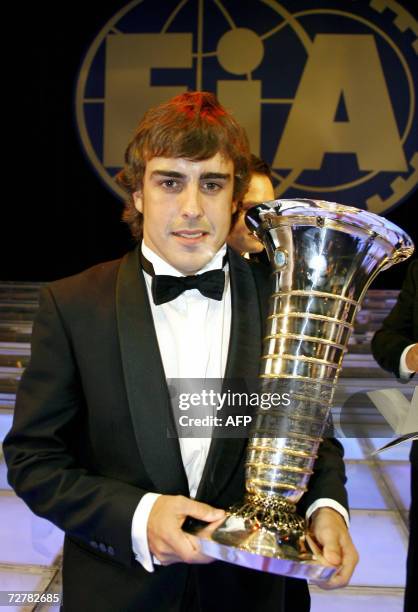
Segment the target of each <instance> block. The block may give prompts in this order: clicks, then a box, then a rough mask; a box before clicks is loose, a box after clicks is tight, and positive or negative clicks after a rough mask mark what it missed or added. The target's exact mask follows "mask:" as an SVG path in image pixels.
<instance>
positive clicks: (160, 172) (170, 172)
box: [151, 170, 186, 179]
mask: <svg viewBox="0 0 418 612" xmlns="http://www.w3.org/2000/svg"><path fill="white" fill-rule="evenodd" d="M151 176H166V177H167V176H168V177H169V178H178V179H183V178H186V175H185V174H182V173H181V172H175V170H154V171H153V172H152V173H151Z"/></svg>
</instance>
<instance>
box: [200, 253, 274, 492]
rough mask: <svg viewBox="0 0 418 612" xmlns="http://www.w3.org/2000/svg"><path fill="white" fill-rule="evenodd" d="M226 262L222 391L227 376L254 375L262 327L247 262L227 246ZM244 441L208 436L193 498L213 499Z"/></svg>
mask: <svg viewBox="0 0 418 612" xmlns="http://www.w3.org/2000/svg"><path fill="white" fill-rule="evenodd" d="M229 266H230V278H231V296H232V320H231V336H230V341H229V351H228V360H227V365H226V372H225V380H224V386H223V391H224V392H226V391H227V390H228V385H227V380H228V379H240V378H246V379H249V378H250V379H254V378H257V376H258V371H259V362H260V354H261V329H262V326H261V316H260V302H259V296H258V292H257V285H256V282H255V280H254V276H253V272H252V271H251V269H250V266H249V264H248V263H247V262H246V261H245V260H244V259H243V258H242V257H241V256H240V255H237V254H236V253H234V252H233V251H231V250H229ZM227 416H228V411H227V409H226V408H223V409H222V417H223V418H224V423H225V418H226V417H227ZM246 442H247V440H246V439H245V438H213V439H212V443H211V446H210V450H209V455H208V459H207V461H206V465H205V469H204V473H203V476H202V480H201V483H200V486H199V489H198V492H197V495H196V498H197V499H201V500H205V501H207V502H208V503H213V502H215V501H216V498H217V497H218V496H219V495H220V493H221V492H222V490H223V489H224V487H225V486H226V485H227V483H228V481H229V480H230V478H231V476H232V475H233V473H234V470H235V469H236V467H237V464H238V463H239V462H240V460H241V458H242V454H243V453H244V452H245V449H246ZM237 501H239V500H237Z"/></svg>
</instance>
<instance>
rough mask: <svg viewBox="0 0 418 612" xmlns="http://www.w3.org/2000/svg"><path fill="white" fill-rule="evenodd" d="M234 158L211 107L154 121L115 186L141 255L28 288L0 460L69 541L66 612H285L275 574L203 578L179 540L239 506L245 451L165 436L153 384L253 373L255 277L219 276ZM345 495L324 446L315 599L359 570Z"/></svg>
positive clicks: (238, 194)
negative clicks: (26, 326) (124, 193)
mask: <svg viewBox="0 0 418 612" xmlns="http://www.w3.org/2000/svg"><path fill="white" fill-rule="evenodd" d="M248 158H249V153H248V145H247V141H246V137H245V135H244V132H243V130H242V128H240V126H239V125H238V124H237V123H236V122H235V120H234V119H233V118H232V117H231V116H230V115H229V114H228V113H227V112H226V111H225V110H224V109H223V108H222V107H221V106H220V105H219V103H218V102H217V101H216V99H215V98H214V97H213V96H212V95H211V94H206V93H199V92H195V93H188V94H183V95H182V96H178V97H176V98H174V99H173V100H171V101H169V102H168V103H166V104H163V105H161V106H159V107H156V108H153V109H151V110H150V111H148V113H146V115H145V117H144V118H143V120H142V121H141V123H140V125H139V128H138V130H137V132H136V134H135V137H134V139H133V141H132V142H131V143H130V145H129V147H128V149H127V153H126V165H125V169H124V171H123V172H122V173H121V176H120V181H121V183H122V184H123V185H124V186H125V188H126V189H127V190H128V192H129V194H130V198H129V201H128V203H127V208H126V211H125V220H127V221H128V222H129V223H130V226H131V229H132V233H133V235H134V236H135V237H136V238H137V239H139V238H140V236H142V237H143V240H142V244H141V245H139V246H137V248H135V249H134V250H133V251H132V252H130V253H128V254H127V255H126V256H125V257H124V258H123V259H122V260H121V261H114V262H109V263H105V264H102V265H99V266H96V267H94V268H92V269H90V270H87V271H86V272H84V273H82V274H79V275H77V276H75V277H72V278H70V279H66V280H64V281H58V282H55V283H52V284H51V285H50V287H49V288H46V289H45V290H44V291H43V294H42V299H41V305H40V310H39V314H38V317H37V321H36V323H35V326H34V332H33V345H32V358H31V363H30V365H29V366H28V368H27V369H26V371H25V374H24V376H23V377H22V382H21V386H20V390H19V393H18V397H17V404H16V412H15V418H14V424H13V427H12V430H11V432H10V433H9V435H8V437H7V438H6V440H5V443H4V450H5V456H6V459H7V462H8V466H9V479H10V482H11V484H12V486H13V487H14V488H15V490H16V491H17V493H18V494H19V495H20V496H21V497H22V498H23V499H24V500H25V501H26V502H27V503H28V505H29V506H30V507H31V508H32V509H33V510H34V511H35V512H36V513H38V514H40V515H42V516H45V517H46V518H48V519H50V520H51V521H53V522H54V523H56V524H57V525H58V526H59V527H61V528H62V529H63V530H64V531H65V532H66V537H65V544H64V563H63V599H64V610H65V612H73V611H75V610H77V611H78V610H89V609H98V610H101V611H102V612H114V611H116V610H123V611H124V612H131V611H132V612H134V611H135V612H137V611H138V610H141V611H142V610H150V611H153V612H155V611H161V612H166V611H168V610H170V611H171V610H179V611H180V610H181V611H182V612H183V611H186V610H187V612H195V611H197V610H202V611H203V612H212V611H213V610H221V611H222V610H225V611H226V610H228V611H230V610H233V609H240V610H241V609H242V610H250V609H251V610H254V611H257V610H260V612H261V610H262V611H263V612H265V611H268V610H275V611H280V610H283V606H282V604H281V602H282V599H283V597H284V588H285V581H284V580H283V579H282V578H281V577H275V576H270V575H268V574H266V573H263V572H253V571H250V570H247V569H244V568H240V567H238V566H233V565H228V564H225V563H222V562H213V563H210V561H211V559H209V558H208V557H206V556H204V555H203V554H202V553H201V552H200V549H199V544H198V541H197V539H196V538H195V537H193V536H191V535H190V534H187V533H185V532H184V531H183V530H182V525H183V523H184V521H185V519H186V517H188V516H189V517H192V518H196V519H200V520H202V521H205V522H208V523H214V524H216V522H217V521H218V520H220V519H222V517H223V516H224V511H223V509H224V508H227V507H228V506H229V505H230V504H232V503H234V502H235V501H237V500H239V499H241V498H242V496H243V493H244V461H245V440H242V439H231V440H226V439H223V438H218V439H214V440H213V441H212V443H210V440H208V439H203V440H202V439H185V440H177V439H175V438H173V437H170V436H169V435H167V430H169V431H170V430H172V425H173V423H172V411H171V406H170V397H169V392H168V387H167V383H166V379H170V378H188V377H198V378H223V377H224V376H225V377H227V378H240V377H244V376H248V377H251V376H256V375H257V371H258V360H259V358H260V346H261V337H262V329H261V322H262V320H263V318H264V316H265V315H264V313H262V312H261V311H260V304H264V302H266V299H262V297H263V296H261V294H262V293H263V292H265V290H266V289H265V287H266V283H265V279H264V275H263V272H262V271H257V272H256V271H255V270H254V271H253V270H252V269H250V268H249V266H248V264H247V263H246V262H245V261H244V260H243V259H242V258H240V257H239V256H238V255H236V254H234V253H233V252H229V253H228V261H227V262H226V263H225V253H226V247H225V240H226V237H227V235H228V232H229V228H230V222H231V216H232V213H233V212H234V210H235V209H236V202H237V201H238V200H239V199H240V198H242V195H243V193H244V192H245V191H246V188H247V184H248ZM141 225H143V227H142V229H141ZM223 266H224V267H225V271H224V272H223V271H222V267H223ZM206 272H207V273H209V275H207V274H205V273H206ZM167 276H171V278H170V279H167ZM172 277H175V278H174V279H173V278H172ZM214 277H216V278H214ZM207 280H208V281H209V282H206V281H207ZM168 281H169V282H168ZM203 281H205V282H204V283H203ZM215 281H216V282H215ZM208 285H209V286H208ZM196 287H200V289H198V288H196ZM182 290H183V292H182ZM208 292H209V294H210V295H211V297H210V298H209V297H208ZM212 298H214V299H212ZM170 299H171V301H170ZM343 482H344V470H343V465H342V459H341V450H340V447H339V446H338V445H337V444H336V443H335V444H334V443H333V442H332V441H326V442H324V443H323V445H321V452H320V456H319V458H318V460H317V462H316V467H315V474H314V476H313V477H312V479H311V483H312V484H311V486H310V489H309V491H308V492H307V493H306V494H305V495H304V497H303V500H302V502H301V504H300V510H301V511H302V512H304V511H307V510H309V512H310V513H311V517H310V519H311V525H312V530H313V534H314V537H315V538H316V539H317V541H318V542H319V544H320V545H321V546H322V547H323V554H324V556H325V557H326V559H327V560H328V561H329V562H330V563H332V564H334V565H336V566H339V565H341V570H340V572H339V573H338V575H337V576H336V577H335V578H333V579H332V580H331V581H330V584H329V586H330V587H333V586H340V585H342V584H345V583H346V582H347V581H348V579H349V577H350V575H351V573H352V571H353V568H354V565H355V563H356V553H355V550H354V547H353V545H352V543H351V540H350V537H349V535H348V531H347V528H346V524H345V522H344V519H343V517H342V514H344V513H345V510H344V505H346V497H345V491H344V487H343ZM338 510H339V511H338ZM215 587H216V588H215ZM304 589H306V587H305V586H304V583H303V582H302V581H301V583H300V591H301V592H303V593H305V594H306V590H304ZM299 609H302V608H299ZM305 609H308V608H307V607H306V608H305Z"/></svg>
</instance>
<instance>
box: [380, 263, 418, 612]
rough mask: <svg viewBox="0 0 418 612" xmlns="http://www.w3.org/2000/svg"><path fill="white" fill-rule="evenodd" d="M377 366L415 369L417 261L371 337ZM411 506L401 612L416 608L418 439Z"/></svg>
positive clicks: (402, 373)
mask: <svg viewBox="0 0 418 612" xmlns="http://www.w3.org/2000/svg"><path fill="white" fill-rule="evenodd" d="M372 352H373V356H374V358H375V359H376V361H377V362H378V363H379V365H380V366H381V367H382V368H383V369H384V370H388V371H389V372H393V373H394V374H395V376H397V377H398V378H399V379H400V380H401V381H402V380H403V381H407V380H409V379H410V378H411V376H413V374H414V373H416V372H418V260H417V259H415V260H414V261H412V262H411V263H410V264H409V267H408V271H407V274H406V277H405V281H404V283H403V285H402V288H401V291H400V293H399V297H398V300H397V302H396V304H395V306H394V307H393V309H392V311H391V312H390V313H389V315H388V316H387V317H386V319H385V320H384V321H383V324H382V327H381V329H379V330H378V331H377V332H376V333H375V335H374V337H373V340H372ZM410 458H411V508H410V513H409V522H410V532H409V547H408V559H407V572H406V589H405V607H404V611H405V612H415V611H416V610H417V609H418V442H413V443H412V449H411V456H410Z"/></svg>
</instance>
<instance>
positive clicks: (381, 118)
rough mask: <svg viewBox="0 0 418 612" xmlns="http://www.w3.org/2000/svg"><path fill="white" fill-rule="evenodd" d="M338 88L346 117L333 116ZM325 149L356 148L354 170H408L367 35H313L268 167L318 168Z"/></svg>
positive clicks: (373, 44) (371, 39)
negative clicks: (284, 124) (288, 111)
mask: <svg viewBox="0 0 418 612" xmlns="http://www.w3.org/2000/svg"><path fill="white" fill-rule="evenodd" d="M341 94H343V96H344V101H345V107H346V111H347V115H348V117H347V121H336V120H335V117H336V113H337V108H338V103H339V101H340V99H341ZM325 153H355V154H356V155H357V162H358V167H359V170H366V171H373V170H376V171H392V172H398V171H401V172H405V171H406V170H407V164H406V160H405V155H404V152H403V149H402V145H401V141H400V136H399V132H398V128H397V125H396V120H395V116H394V112H393V108H392V104H391V100H390V97H389V92H388V89H387V86H386V82H385V76H384V74H383V70H382V65H381V62H380V59H379V54H378V50H377V47H376V42H375V39H374V37H373V36H372V35H369V34H367V35H364V34H318V35H317V36H316V38H315V40H314V42H313V44H312V48H311V51H310V53H309V57H308V61H307V63H306V66H305V69H304V72H303V75H302V77H301V81H300V84H299V87H298V90H297V93H296V98H295V100H294V103H293V105H292V108H291V110H290V113H289V117H288V120H287V124H286V127H285V129H284V132H283V136H282V138H281V142H280V144H279V147H278V149H277V152H276V156H275V158H274V162H273V167H274V168H283V169H284V168H290V169H294V168H300V169H306V170H319V169H320V168H321V165H322V161H323V157H324V154H325Z"/></svg>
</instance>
